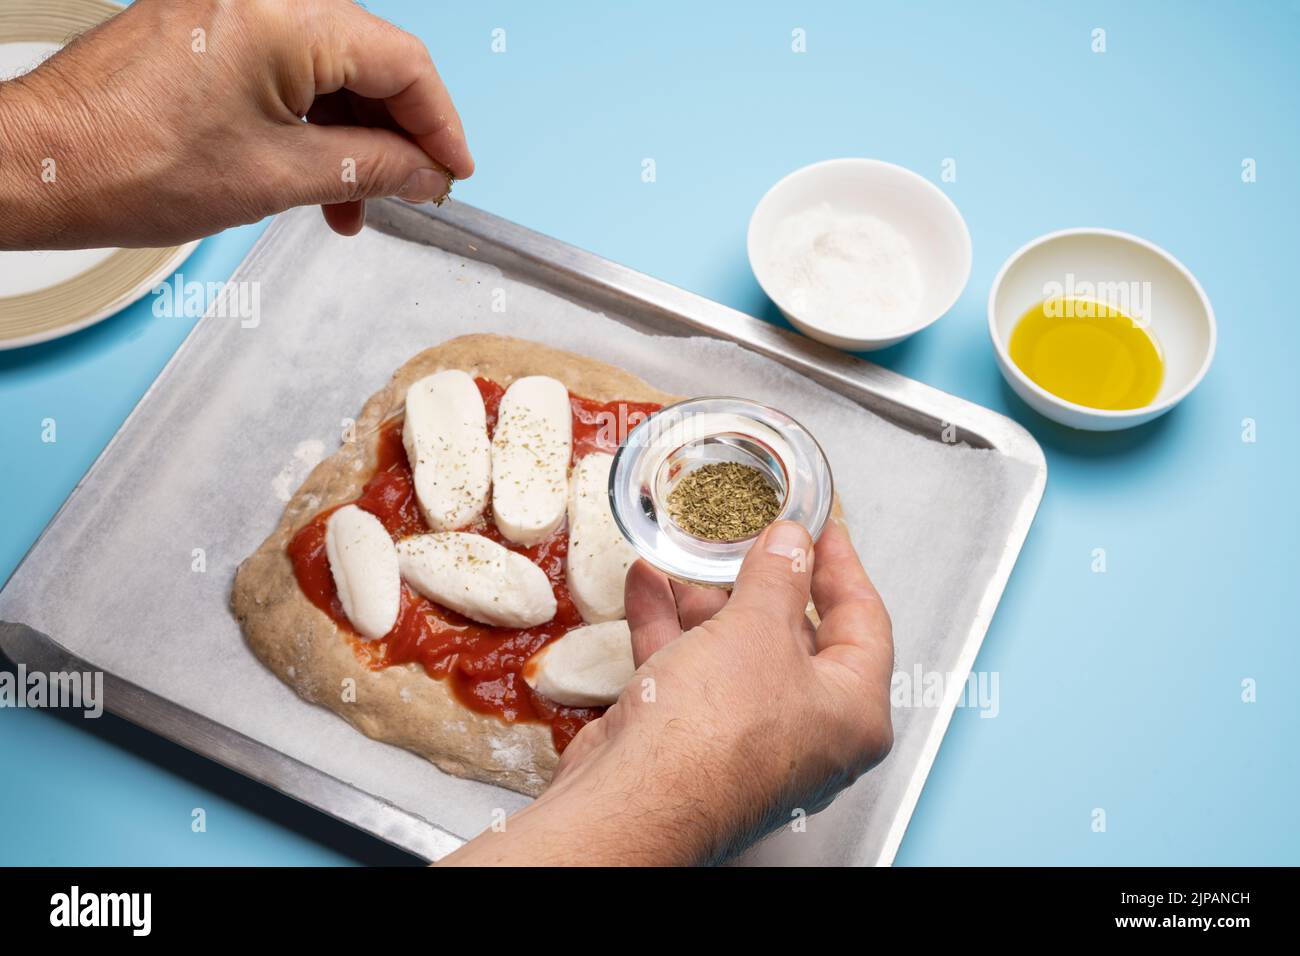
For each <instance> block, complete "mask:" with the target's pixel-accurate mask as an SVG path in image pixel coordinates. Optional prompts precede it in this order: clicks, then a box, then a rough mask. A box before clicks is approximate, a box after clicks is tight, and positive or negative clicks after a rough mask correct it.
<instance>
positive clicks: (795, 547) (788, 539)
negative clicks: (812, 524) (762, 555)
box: [763, 521, 810, 558]
mask: <svg viewBox="0 0 1300 956" xmlns="http://www.w3.org/2000/svg"><path fill="white" fill-rule="evenodd" d="M809 544H810V542H809V540H808V532H807V531H805V530H804V529H803V528H802V527H800V526H799V525H797V524H795V523H794V522H793V521H778V522H777V523H776V524H774V525H772V527H770V528H768V529H767V535H766V537H764V538H763V550H764V551H766V552H767V553H768V554H779V555H780V556H781V557H783V558H797V557H800V556H801V555H806V554H807V553H808V545H809Z"/></svg>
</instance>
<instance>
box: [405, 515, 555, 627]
mask: <svg viewBox="0 0 1300 956" xmlns="http://www.w3.org/2000/svg"><path fill="white" fill-rule="evenodd" d="M397 558H398V564H399V565H400V567H401V571H402V577H404V578H405V579H406V582H407V583H408V584H410V585H411V587H413V588H415V590H417V591H419V592H420V593H421V594H423V595H424V596H425V597H427V598H428V599H429V600H430V601H436V602H437V603H439V604H441V605H443V606H444V607H449V608H451V609H452V610H453V611H459V612H460V613H461V614H464V615H465V616H466V617H468V618H472V619H473V620H475V621H480V622H481V623H483V624H495V625H497V626H499V627H536V626H537V625H538V624H545V623H546V622H547V621H549V620H550V619H551V618H553V617H555V592H554V591H553V590H552V589H551V582H550V580H549V579H548V578H547V577H546V573H545V572H544V571H542V569H541V568H539V567H538V566H537V565H535V564H533V562H531V561H529V560H528V559H527V558H525V557H524V556H523V555H522V554H516V553H515V552H513V551H511V550H509V549H507V548H504V547H502V546H501V545H499V544H497V543H496V542H495V541H493V540H491V539H490V538H485V537H483V536H482V535H481V534H466V533H464V532H459V531H443V532H438V533H435V534H417V535H415V536H413V537H410V538H403V539H402V540H401V541H399V542H398V543H397Z"/></svg>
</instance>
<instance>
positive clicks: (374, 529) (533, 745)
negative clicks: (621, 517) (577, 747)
mask: <svg viewBox="0 0 1300 956" xmlns="http://www.w3.org/2000/svg"><path fill="white" fill-rule="evenodd" d="M675 400H676V398H675V397H674V396H671V395H666V394H664V393H662V392H659V391H658V390H656V389H654V388H652V387H650V386H649V385H647V384H645V383H644V382H642V381H641V380H640V379H637V378H636V377H634V376H632V375H629V374H628V373H626V372H624V371H622V370H621V369H618V368H615V367H613V366H610V365H606V364H603V363H601V362H597V361H595V360H593V359H589V358H585V357H583V356H580V355H574V354H571V353H568V352H562V351H559V350H557V349H552V348H548V347H546V346H542V345H538V344H536V343H533V342H526V341H522V340H520V339H511V338H504V337H500V336H494V335H469V336H464V337H461V338H457V339H452V340H451V341H448V342H445V343H443V344H442V345H439V346H437V347H435V348H431V349H428V350H426V351H424V352H421V353H420V354H419V355H417V356H415V357H414V358H413V359H411V360H410V361H409V362H407V363H406V364H405V365H403V366H402V367H401V368H400V369H398V370H397V373H396V374H395V375H394V376H393V378H392V380H391V381H390V382H389V384H388V385H387V386H386V387H385V388H384V389H383V390H382V391H380V392H379V393H378V394H377V395H375V396H373V397H372V398H371V399H370V400H369V401H368V402H367V403H366V405H365V408H364V409H363V411H362V413H361V416H360V418H358V419H357V423H356V429H355V436H354V438H353V440H352V441H349V442H346V443H344V445H343V446H342V447H341V448H340V449H339V451H338V452H337V453H335V454H334V455H333V456H332V457H330V458H328V459H327V460H325V461H323V462H322V463H321V464H320V465H319V466H317V468H316V469H315V470H314V471H313V472H312V473H311V474H310V475H309V476H308V478H307V480H306V481H305V482H304V483H303V485H302V487H301V488H299V489H298V491H297V493H296V494H295V495H294V496H293V498H292V500H290V502H289V504H288V506H287V507H286V508H285V512H284V516H283V517H282V518H281V520H280V524H279V527H277V528H276V530H275V532H274V533H273V534H272V535H271V536H270V537H269V538H267V539H266V541H265V542H264V543H263V544H262V546H261V547H260V548H258V550H257V551H256V552H255V553H254V554H253V555H252V556H251V557H249V558H248V559H247V560H246V561H244V563H243V564H242V565H241V566H240V568H239V572H238V573H237V575H236V576H235V586H234V593H233V595H232V598H231V603H232V606H233V608H234V611H235V614H236V616H237V617H238V618H239V620H240V623H241V624H242V626H243V629H244V634H245V636H246V638H247V640H248V643H249V645H250V646H251V647H252V649H253V651H254V652H255V653H256V654H257V656H258V657H259V658H260V659H261V660H262V661H263V662H264V663H265V664H266V665H267V666H268V667H270V668H271V670H272V671H274V672H275V673H276V674H277V675H278V676H279V677H280V679H281V680H283V681H284V682H285V683H287V684H288V685H289V686H290V687H292V688H293V689H294V690H295V691H297V692H298V694H299V695H301V696H302V697H303V698H305V699H306V700H309V701H312V702H314V703H318V704H321V705H324V706H326V707H329V708H330V709H331V710H334V711H335V712H337V713H338V714H340V715H341V716H343V717H344V718H346V719H347V720H348V721H350V722H351V723H352V724H353V725H354V726H355V727H357V729H359V730H361V731H362V732H363V733H365V734H368V735H369V736H371V737H374V738H376V739H378V740H382V741H386V742H388V743H392V744H396V745H398V746H401V747H405V748H407V749H408V750H412V751H414V752H416V753H418V754H420V755H422V756H424V757H426V758H427V759H429V760H431V761H433V763H435V764H437V765H438V766H439V767H440V768H442V769H443V770H445V771H447V772H448V773H453V774H457V775H459V776H462V777H470V778H473V779H476V780H482V781H485V782H489V783H495V784H499V785H501V786H505V787H509V788H511V789H513V790H519V791H521V792H524V793H529V794H536V793H538V792H540V791H541V790H542V788H543V787H545V785H546V783H547V782H548V781H549V780H550V777H551V775H552V773H553V772H554V769H555V765H556V762H557V760H558V759H559V753H560V752H561V751H562V750H563V749H564V747H565V746H566V745H567V744H568V742H569V741H570V740H572V738H573V736H574V735H575V734H576V733H577V732H578V731H579V730H580V729H581V728H582V726H583V725H584V724H586V723H587V722H588V721H591V720H594V719H595V718H597V717H599V716H600V714H601V713H603V711H604V708H605V707H606V706H608V705H609V704H611V703H613V701H614V699H615V698H616V697H617V696H618V693H619V691H620V690H621V689H622V687H623V686H624V685H625V684H626V683H627V681H628V679H629V678H630V677H631V675H632V671H633V665H632V650H631V641H630V637H629V634H628V629H627V623H626V621H625V620H624V613H623V581H624V578H625V577H626V574H627V569H628V567H629V566H630V565H631V563H632V561H633V560H634V557H635V556H634V554H633V552H632V551H631V548H630V547H629V545H628V544H627V543H626V542H625V541H624V540H623V538H622V536H621V535H620V533H619V532H618V529H617V527H616V526H615V524H614V521H613V516H612V515H611V514H610V511H609V503H608V497H607V494H606V488H607V485H608V477H609V465H610V462H611V461H612V453H613V452H614V450H615V449H616V448H617V445H618V442H619V440H620V439H621V438H622V437H625V435H626V432H627V430H628V429H629V428H631V427H633V426H635V425H636V424H637V423H638V422H639V421H641V420H643V419H644V418H645V417H647V416H648V415H649V414H651V413H653V412H654V411H656V410H657V409H658V408H660V407H661V406H662V405H664V404H667V403H669V402H672V401H675Z"/></svg>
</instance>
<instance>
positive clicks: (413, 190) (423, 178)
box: [397, 169, 447, 202]
mask: <svg viewBox="0 0 1300 956" xmlns="http://www.w3.org/2000/svg"><path fill="white" fill-rule="evenodd" d="M446 190H447V179H446V177H445V176H443V175H442V174H441V173H439V172H437V171H436V170H433V169H417V170H416V171H415V172H413V173H411V175H410V176H408V177H407V178H406V182H404V183H402V188H401V189H399V190H398V191H397V195H398V197H399V198H400V199H405V200H406V201H407V202H428V201H429V200H430V199H436V198H438V197H439V196H441V195H442V194H443V193H444V192H446Z"/></svg>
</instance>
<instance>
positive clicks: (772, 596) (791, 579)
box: [727, 521, 813, 630]
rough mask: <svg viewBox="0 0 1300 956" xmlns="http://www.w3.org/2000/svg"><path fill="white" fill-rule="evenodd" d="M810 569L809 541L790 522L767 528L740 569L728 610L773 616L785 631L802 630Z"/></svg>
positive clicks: (810, 545) (805, 532)
mask: <svg viewBox="0 0 1300 956" xmlns="http://www.w3.org/2000/svg"><path fill="white" fill-rule="evenodd" d="M812 567H813V547H812V539H811V538H809V536H808V532H807V531H805V530H804V529H803V528H802V527H801V526H799V525H797V524H795V523H794V522H793V521H778V522H776V523H775V524H772V525H769V526H768V527H767V528H766V529H765V530H764V531H763V533H762V534H761V535H759V536H758V540H757V541H755V542H754V545H753V547H751V548H750V549H749V553H748V554H747V555H745V562H744V564H742V565H741V567H740V575H739V576H738V577H737V578H736V586H735V588H733V589H732V592H731V600H730V601H729V602H728V603H727V608H728V613H730V611H731V609H732V608H735V609H736V610H737V611H744V612H747V613H751V614H756V615H763V616H766V617H773V616H775V617H776V618H777V619H779V620H780V621H781V623H782V624H784V625H785V626H786V627H788V628H789V629H791V630H793V629H795V628H800V627H802V626H803V624H802V621H803V618H804V611H805V609H806V608H807V607H808V592H809V587H810V586H811V578H812V574H811V571H812Z"/></svg>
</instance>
